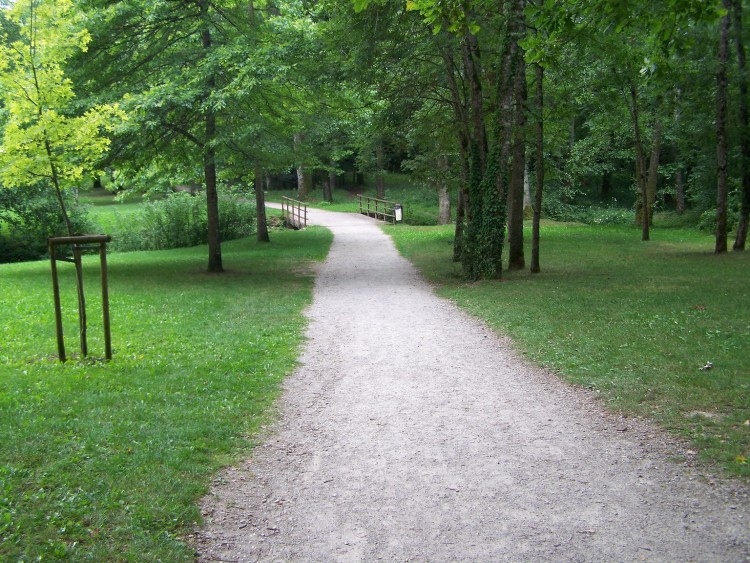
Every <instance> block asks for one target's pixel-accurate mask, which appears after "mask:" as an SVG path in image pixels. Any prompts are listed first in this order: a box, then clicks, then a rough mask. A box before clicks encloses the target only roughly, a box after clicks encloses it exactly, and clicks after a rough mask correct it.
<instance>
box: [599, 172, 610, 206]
mask: <svg viewBox="0 0 750 563" xmlns="http://www.w3.org/2000/svg"><path fill="white" fill-rule="evenodd" d="M611 195H612V172H611V171H610V170H605V171H604V172H602V189H601V192H600V195H599V199H600V200H601V201H607V200H609V198H610V196H611Z"/></svg>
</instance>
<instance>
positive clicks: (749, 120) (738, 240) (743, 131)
mask: <svg viewBox="0 0 750 563" xmlns="http://www.w3.org/2000/svg"><path fill="white" fill-rule="evenodd" d="M732 15H733V24H734V43H735V46H736V48H737V81H738V83H739V87H740V100H739V101H740V116H739V117H740V169H741V174H742V204H741V206H740V220H739V223H738V225H737V235H736V236H735V239H734V245H733V247H732V248H733V250H745V244H746V241H747V230H748V222H749V220H750V115H749V114H750V111H748V100H747V90H748V79H747V68H746V65H745V41H744V38H743V29H742V0H733V1H732Z"/></svg>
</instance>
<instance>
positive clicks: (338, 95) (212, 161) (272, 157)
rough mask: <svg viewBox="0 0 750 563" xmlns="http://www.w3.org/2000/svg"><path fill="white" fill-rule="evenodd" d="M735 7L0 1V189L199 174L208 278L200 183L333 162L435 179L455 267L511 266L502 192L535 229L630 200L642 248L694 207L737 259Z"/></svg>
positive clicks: (493, 272)
mask: <svg viewBox="0 0 750 563" xmlns="http://www.w3.org/2000/svg"><path fill="white" fill-rule="evenodd" d="M743 7H744V5H743V2H742V1H741V0H724V1H722V0H712V1H710V2H706V1H703V0H668V1H666V2H661V3H658V4H653V3H650V2H645V1H640V0H639V1H636V2H627V3H624V2H618V1H615V0H586V1H581V0H564V1H556V2H550V1H546V0H502V1H500V2H493V3H487V2H482V1H478V0H474V1H472V2H456V1H454V0H407V1H405V2H387V1H385V0H322V1H320V2H315V3H312V2H307V1H304V0H276V1H272V0H257V1H248V0H168V1H167V0H158V1H149V2H146V1H145V0H117V1H113V0H18V1H17V2H15V3H12V4H9V3H6V4H5V7H4V8H2V12H3V14H2V22H3V23H2V30H3V32H2V33H3V35H2V45H1V46H0V49H2V58H0V88H2V92H1V101H0V103H1V104H2V109H1V111H0V125H2V128H3V132H4V137H3V144H2V152H0V183H1V184H2V185H3V187H5V188H13V187H15V186H21V185H27V184H32V183H38V182H49V183H52V184H54V183H55V182H58V183H59V186H60V189H61V190H65V189H68V188H69V187H72V186H76V187H84V184H85V183H86V182H87V181H89V180H90V178H91V173H92V172H93V171H94V170H102V169H105V168H106V169H107V170H108V171H109V174H111V175H113V176H114V177H115V178H116V182H115V183H116V184H117V185H118V186H120V187H121V188H124V189H125V190H137V191H140V192H146V193H149V192H151V193H154V192H156V193H162V192H164V191H168V190H170V189H171V188H173V187H174V186H178V185H184V184H191V185H201V186H202V187H203V188H204V191H205V195H206V205H207V206H208V209H209V217H210V218H211V219H210V221H209V223H210V224H209V230H210V232H209V270H212V271H221V270H222V269H223V266H222V261H221V252H220V244H219V242H218V240H219V239H218V233H217V232H216V231H217V229H218V215H217V214H218V207H217V205H216V199H217V194H218V193H219V192H220V191H222V190H225V189H233V190H236V189H238V186H244V187H245V189H246V190H247V191H248V192H249V191H250V190H252V188H253V186H257V187H259V186H262V185H263V183H262V181H261V180H262V178H264V177H268V176H269V175H274V174H286V173H290V172H291V173H295V172H296V173H298V174H299V175H300V177H301V180H300V183H299V186H300V188H299V190H300V191H299V194H300V196H302V197H304V196H305V194H306V193H307V190H308V187H309V184H310V183H311V182H317V183H324V184H325V185H326V186H327V187H328V189H329V190H330V186H331V185H332V183H333V181H334V180H335V178H336V175H337V174H338V173H340V172H342V170H343V167H344V166H350V165H353V166H355V167H356V169H357V170H359V171H360V172H362V173H366V174H368V175H369V176H370V178H371V180H372V181H374V182H375V183H376V185H377V187H378V192H379V193H380V192H381V191H382V184H381V179H382V177H383V173H384V171H386V170H387V169H392V170H406V171H408V172H410V173H412V174H417V175H419V177H420V178H422V179H423V181H425V182H428V183H431V184H433V185H434V186H435V187H436V189H437V190H438V191H439V192H440V193H441V194H442V196H441V197H442V198H443V199H444V200H446V201H448V200H449V199H450V197H449V195H448V193H449V191H450V192H452V193H453V196H452V198H453V199H454V200H455V202H456V203H457V207H456V240H455V252H454V255H455V257H456V259H460V260H461V261H462V263H463V265H464V270H465V273H466V275H467V277H469V278H472V279H477V278H483V277H497V276H499V275H500V274H501V271H502V269H503V267H510V268H520V267H524V264H525V260H524V256H523V244H522V242H523V240H522V239H523V229H522V221H523V217H524V214H525V211H524V206H526V207H527V208H528V207H531V208H534V212H535V213H534V217H535V221H536V223H537V224H538V219H539V217H540V216H541V215H543V214H544V215H547V216H549V217H552V218H566V217H570V216H571V215H572V214H573V211H574V209H575V208H576V207H580V206H582V205H583V206H591V205H594V206H599V207H601V208H603V209H604V208H610V209H614V208H622V209H631V210H633V211H634V212H635V213H634V217H635V219H634V220H635V221H637V222H638V223H639V224H641V225H642V238H644V239H645V240H647V239H649V238H651V236H652V232H651V231H652V227H653V221H654V210H655V209H656V210H664V209H675V210H676V212H679V213H682V212H685V210H694V212H695V213H696V214H699V215H700V214H703V215H702V216H701V219H700V221H701V222H702V223H704V224H706V225H708V226H712V225H716V226H717V228H718V230H717V235H716V236H717V241H719V240H720V239H721V238H722V237H723V238H724V239H726V237H727V236H728V233H729V232H730V231H731V229H733V228H734V226H735V225H738V226H739V228H737V235H736V240H735V244H734V248H735V249H744V247H745V241H744V237H745V236H746V235H745V234H743V233H746V225H747V216H748V210H749V209H750V166H747V165H746V164H745V163H746V162H747V161H748V160H747V159H748V158H749V156H748V155H749V154H750V142H748V141H747V139H748V138H750V136H748V125H747V121H748V118H747V100H746V98H747V78H746V70H745V67H744V42H743V37H744V28H743V25H744V20H743V19H742V10H743ZM721 45H726V47H725V48H722V49H720V46H721ZM717 76H718V80H719V81H718V83H717ZM722 76H724V77H726V80H725V82H726V87H723V86H722V85H723V84H724V82H722V78H721V77H722ZM717 84H718V85H717ZM721 99H724V101H725V110H724V112H725V115H726V117H725V118H724V119H719V122H720V123H724V124H725V127H724V129H721V128H719V129H717V111H718V110H717V107H719V106H717V102H718V103H720V102H721ZM719 115H722V114H721V113H720V114H719ZM126 117H127V119H126ZM724 138H725V139H726V140H727V143H726V149H725V151H724V152H725V153H726V165H725V166H724V165H722V164H721V162H722V161H721V154H719V157H718V160H717V140H718V141H719V145H718V146H719V153H721V148H720V147H721V140H722V139H724ZM743 139H744V140H743ZM740 141H741V142H740ZM46 143H49V147H47V145H46ZM48 149H49V150H48ZM724 173H726V177H724V176H723V174H724ZM256 178H257V179H258V182H256ZM537 179H538V180H539V181H538V182H536V183H535V181H536V180H537ZM531 185H535V186H537V191H538V193H537V197H535V198H531V197H530V193H529V192H530V186H531ZM721 186H725V188H721ZM542 193H543V194H544V195H543V197H542ZM722 194H724V195H722ZM524 195H525V197H524ZM326 197H327V198H329V199H330V197H332V196H331V195H330V193H329V194H328V195H327V196H326ZM717 197H718V199H717ZM524 201H525V202H526V203H525V204H524ZM717 217H718V221H717ZM723 225H725V226H723ZM743 225H745V227H744V228H743ZM657 227H658V225H657ZM537 234H538V231H537ZM506 241H507V242H506ZM506 248H507V251H508V257H507V261H508V262H507V266H504V263H503V260H504V259H505V258H504V257H503V252H504V251H505V250H506ZM720 248H721V246H720V245H717V249H720ZM535 249H536V250H535V251H538V246H537V245H536V244H535ZM532 264H533V265H532V268H533V269H536V270H538V255H537V256H536V257H535V258H534V259H533V260H532Z"/></svg>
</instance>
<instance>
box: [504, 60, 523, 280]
mask: <svg viewBox="0 0 750 563" xmlns="http://www.w3.org/2000/svg"><path fill="white" fill-rule="evenodd" d="M517 48H518V49H519V50H520V49H521V48H520V46H519V47H517ZM513 96H514V98H515V109H514V118H515V119H514V121H515V123H514V126H513V129H514V130H513V150H512V153H513V157H512V158H513V163H512V165H511V173H510V186H509V189H508V269H509V270H523V269H524V268H525V267H526V261H525V258H524V254H523V199H524V176H525V172H526V138H525V130H526V108H525V104H526V98H527V95H526V64H525V63H524V60H523V55H522V54H521V55H519V57H518V64H517V67H516V77H515V85H514V94H513Z"/></svg>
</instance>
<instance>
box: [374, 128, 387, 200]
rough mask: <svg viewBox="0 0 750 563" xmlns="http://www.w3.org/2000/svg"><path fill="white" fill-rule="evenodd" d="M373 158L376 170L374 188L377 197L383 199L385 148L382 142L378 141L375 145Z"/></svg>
mask: <svg viewBox="0 0 750 563" xmlns="http://www.w3.org/2000/svg"><path fill="white" fill-rule="evenodd" d="M375 160H376V164H375V166H376V168H377V172H376V173H375V190H376V194H377V197H378V198H379V199H385V172H384V168H385V150H384V149H383V143H382V142H380V143H378V145H377V147H375Z"/></svg>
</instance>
